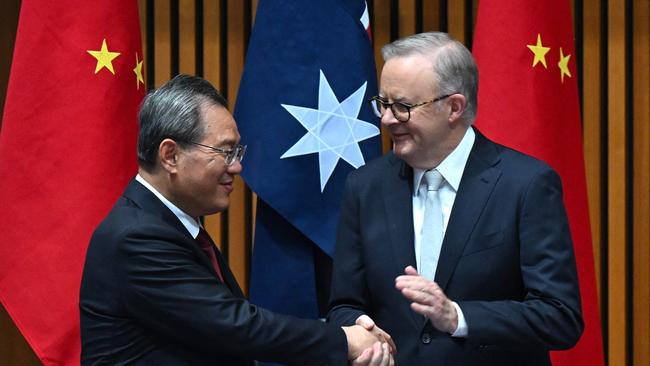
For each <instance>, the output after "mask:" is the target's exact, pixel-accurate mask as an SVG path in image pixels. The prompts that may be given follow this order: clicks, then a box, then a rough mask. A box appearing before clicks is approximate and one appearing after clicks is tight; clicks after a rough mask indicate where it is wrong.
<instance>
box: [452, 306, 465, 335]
mask: <svg viewBox="0 0 650 366" xmlns="http://www.w3.org/2000/svg"><path fill="white" fill-rule="evenodd" d="M451 303H452V304H453V305H454V307H455V308H456V314H458V325H457V326H456V330H455V331H454V332H453V333H451V336H452V337H459V338H466V337H467V322H466V321H465V315H463V311H462V310H460V306H458V304H456V302H454V301H452V302H451Z"/></svg>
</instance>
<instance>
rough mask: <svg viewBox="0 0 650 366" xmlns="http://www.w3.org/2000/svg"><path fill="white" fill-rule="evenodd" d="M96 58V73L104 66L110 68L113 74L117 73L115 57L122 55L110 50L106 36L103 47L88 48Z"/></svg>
mask: <svg viewBox="0 0 650 366" xmlns="http://www.w3.org/2000/svg"><path fill="white" fill-rule="evenodd" d="M88 53H90V54H91V55H92V56H93V57H94V58H96V59H97V66H95V74H96V73H98V72H99V70H101V69H103V68H104V67H105V68H107V69H108V71H110V72H111V73H112V74H113V75H115V70H113V63H112V61H113V59H115V58H116V57H117V56H119V55H120V53H119V52H109V51H108V47H107V46H106V38H104V41H103V42H102V48H101V50H99V51H91V50H88Z"/></svg>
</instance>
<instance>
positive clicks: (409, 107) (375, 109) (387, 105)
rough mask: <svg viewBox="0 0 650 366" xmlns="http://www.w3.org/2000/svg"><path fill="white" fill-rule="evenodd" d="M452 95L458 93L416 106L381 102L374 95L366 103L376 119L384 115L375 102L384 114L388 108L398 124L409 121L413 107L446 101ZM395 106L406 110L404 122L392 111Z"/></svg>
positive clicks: (379, 98)
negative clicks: (379, 105) (382, 110)
mask: <svg viewBox="0 0 650 366" xmlns="http://www.w3.org/2000/svg"><path fill="white" fill-rule="evenodd" d="M454 94H459V93H458V92H456V93H451V94H445V95H441V96H439V97H437V98H433V99H431V100H429V101H426V102H422V103H416V104H408V103H404V102H393V103H388V102H387V101H385V100H383V99H382V98H381V97H380V96H379V95H375V96H374V97H372V98H370V99H368V103H370V107H372V110H373V112H374V113H375V115H376V116H377V117H379V118H381V117H382V116H383V114H384V113H382V112H381V111H380V108H378V106H377V105H376V103H377V102H378V103H380V104H381V106H382V107H383V108H384V112H386V110H387V109H388V108H390V111H391V113H393V116H394V117H395V119H396V120H398V121H399V122H408V121H409V120H410V119H411V110H412V109H413V108H415V107H420V106H423V105H425V104H429V103H435V102H439V101H441V100H443V99H447V98H449V97H451V96H452V95H454ZM395 104H397V105H398V106H402V107H404V108H405V109H406V119H405V120H403V121H402V120H401V119H400V118H399V117H398V113H395V109H393V106H394V105H395Z"/></svg>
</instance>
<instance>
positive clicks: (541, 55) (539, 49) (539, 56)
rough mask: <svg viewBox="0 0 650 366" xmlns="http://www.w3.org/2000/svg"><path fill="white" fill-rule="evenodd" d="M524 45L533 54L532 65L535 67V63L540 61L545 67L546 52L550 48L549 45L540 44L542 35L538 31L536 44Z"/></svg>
mask: <svg viewBox="0 0 650 366" xmlns="http://www.w3.org/2000/svg"><path fill="white" fill-rule="evenodd" d="M526 47H528V49H530V51H531V52H532V53H534V54H535V59H534V60H533V67H535V65H537V64H538V63H539V62H541V63H542V65H544V68H545V69H547V67H546V54H547V53H548V51H550V50H551V49H550V48H549V47H544V46H543V45H542V36H541V35H540V34H539V33H537V44H536V45H532V44H529V45H526Z"/></svg>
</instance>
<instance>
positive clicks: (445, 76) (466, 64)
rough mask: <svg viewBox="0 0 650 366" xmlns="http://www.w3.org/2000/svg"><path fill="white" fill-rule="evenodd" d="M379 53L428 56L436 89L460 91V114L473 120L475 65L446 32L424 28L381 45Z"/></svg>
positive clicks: (475, 96) (471, 121) (474, 115)
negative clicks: (462, 100) (463, 101)
mask: <svg viewBox="0 0 650 366" xmlns="http://www.w3.org/2000/svg"><path fill="white" fill-rule="evenodd" d="M381 53H382V56H383V57H384V61H388V60H390V59H391V58H394V57H406V56H411V55H413V54H420V55H422V56H426V57H430V58H431V63H432V66H433V72H434V77H435V79H436V82H437V88H438V90H439V91H440V93H441V94H452V93H460V94H462V95H464V96H465V99H466V100H467V106H466V107H465V111H464V112H463V115H462V118H463V120H465V122H466V123H467V124H468V125H469V124H472V123H473V122H474V119H475V118H476V108H477V106H478V101H477V93H478V68H477V67H476V62H475V61H474V57H473V56H472V54H471V53H470V52H469V50H468V49H467V48H466V47H465V46H464V45H463V44H462V43H460V42H458V41H457V40H455V39H453V38H452V37H451V36H449V35H448V34H447V33H442V32H427V33H419V34H414V35H412V36H408V37H405V38H402V39H398V40H396V41H394V42H392V43H389V44H387V45H385V46H384V47H382V49H381Z"/></svg>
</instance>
